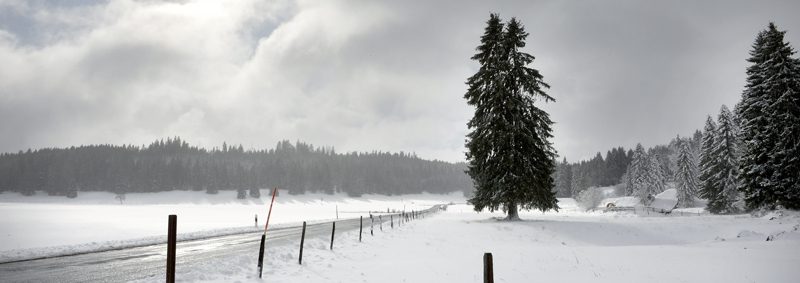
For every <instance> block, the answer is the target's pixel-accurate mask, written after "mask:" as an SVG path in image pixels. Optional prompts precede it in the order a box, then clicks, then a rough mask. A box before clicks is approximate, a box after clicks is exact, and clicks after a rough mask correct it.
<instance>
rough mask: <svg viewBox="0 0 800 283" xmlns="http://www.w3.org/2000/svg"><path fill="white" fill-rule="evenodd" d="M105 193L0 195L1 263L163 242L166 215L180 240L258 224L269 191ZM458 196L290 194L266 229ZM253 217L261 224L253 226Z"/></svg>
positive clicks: (413, 206) (458, 196)
mask: <svg viewBox="0 0 800 283" xmlns="http://www.w3.org/2000/svg"><path fill="white" fill-rule="evenodd" d="M115 196H116V195H115V194H112V193H108V192H81V193H80V194H79V196H78V198H75V199H68V198H65V197H55V196H47V195H46V194H44V193H39V194H37V195H35V196H22V195H20V194H18V193H9V192H6V193H0V262H7V261H13V260H22V259H30V258H38V257H46V256H54V255H64V254H74V253H83V252H91V251H100V250H108V249H115V248H121V247H131V246H142V245H148V244H155V243H163V242H166V233H167V216H168V215H169V214H176V215H178V237H179V239H198V238H207V237H211V236H219V235H228V234H235V233H242V232H247V231H258V230H260V229H263V227H264V226H263V225H264V221H265V220H266V218H267V210H268V206H269V201H270V197H271V195H270V190H267V189H263V190H261V198H259V199H256V198H249V197H248V198H247V199H245V200H238V199H236V192H235V191H220V192H219V194H217V195H209V194H206V193H205V192H194V191H171V192H160V193H129V194H126V196H125V201H124V202H123V203H122V204H120V202H119V201H118V200H117V199H116V198H115ZM450 201H456V202H464V201H465V200H464V197H463V194H462V193H460V192H459V193H453V194H449V195H437V194H416V195H404V196H382V195H364V196H362V197H359V198H350V197H347V196H346V195H344V194H336V195H327V194H305V195H290V194H288V193H286V192H285V191H281V192H279V194H278V197H276V199H275V205H274V207H273V211H272V217H271V219H270V226H273V227H279V226H283V225H292V224H296V223H300V222H302V221H315V220H327V219H335V218H336V211H337V208H338V212H339V217H340V218H350V217H358V216H360V215H368V214H369V211H382V212H385V211H386V209H387V208H388V209H390V210H398V211H400V210H403V209H405V210H406V211H411V210H421V209H425V208H429V207H431V206H432V205H434V204H439V203H448V202H450ZM256 214H258V220H259V223H258V224H259V226H258V227H256V226H255V219H254V218H255V215H256Z"/></svg>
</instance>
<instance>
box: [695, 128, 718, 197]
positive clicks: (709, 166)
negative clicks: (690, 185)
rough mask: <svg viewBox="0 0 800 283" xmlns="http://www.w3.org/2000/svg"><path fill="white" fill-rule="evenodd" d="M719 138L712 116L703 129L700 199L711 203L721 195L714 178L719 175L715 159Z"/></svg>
mask: <svg viewBox="0 0 800 283" xmlns="http://www.w3.org/2000/svg"><path fill="white" fill-rule="evenodd" d="M716 136H717V124H716V123H714V120H713V119H711V116H708V117H706V126H705V128H703V142H702V144H701V145H700V148H701V150H700V164H699V165H700V166H699V167H700V191H699V195H700V197H702V198H704V199H706V200H708V201H709V202H711V200H712V199H717V198H718V195H719V194H720V193H721V190H720V188H719V187H718V186H717V183H716V179H715V178H714V176H716V175H717V173H716V171H715V170H716V167H715V166H714V165H715V162H716V160H715V157H714V153H713V150H714V146H715V144H716V141H715V138H716ZM709 210H711V209H710V207H709Z"/></svg>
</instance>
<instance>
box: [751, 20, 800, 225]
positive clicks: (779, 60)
mask: <svg viewBox="0 0 800 283" xmlns="http://www.w3.org/2000/svg"><path fill="white" fill-rule="evenodd" d="M784 33H785V31H779V30H778V29H777V27H776V26H775V24H773V23H770V24H769V26H768V28H767V30H764V31H761V32H760V33H759V34H758V35H757V36H756V39H755V42H754V43H753V49H752V50H751V51H750V58H749V59H748V62H750V63H751V64H752V65H750V66H749V67H748V68H747V85H746V88H745V90H744V92H743V93H742V101H741V102H740V104H739V105H738V107H737V114H738V118H739V119H740V121H741V124H742V133H741V138H742V140H743V142H742V144H743V146H744V149H743V154H742V157H741V160H740V163H739V166H740V171H741V174H740V177H739V178H740V180H739V189H740V190H741V191H742V192H743V193H744V194H745V202H746V204H747V206H748V208H750V209H757V208H761V207H766V208H774V207H775V206H777V205H783V206H785V207H787V208H794V209H798V208H800V62H798V59H796V58H793V57H792V55H794V53H795V52H794V50H793V49H792V47H791V46H790V45H789V44H788V43H787V42H785V41H784V38H783V37H784Z"/></svg>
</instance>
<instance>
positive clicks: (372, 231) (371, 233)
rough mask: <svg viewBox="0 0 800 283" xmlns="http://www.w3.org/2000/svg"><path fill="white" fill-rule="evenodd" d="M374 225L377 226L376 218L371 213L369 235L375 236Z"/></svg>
mask: <svg viewBox="0 0 800 283" xmlns="http://www.w3.org/2000/svg"><path fill="white" fill-rule="evenodd" d="M373 227H375V219H374V218H372V215H370V216H369V235H370V236H375V232H374V231H375V229H373Z"/></svg>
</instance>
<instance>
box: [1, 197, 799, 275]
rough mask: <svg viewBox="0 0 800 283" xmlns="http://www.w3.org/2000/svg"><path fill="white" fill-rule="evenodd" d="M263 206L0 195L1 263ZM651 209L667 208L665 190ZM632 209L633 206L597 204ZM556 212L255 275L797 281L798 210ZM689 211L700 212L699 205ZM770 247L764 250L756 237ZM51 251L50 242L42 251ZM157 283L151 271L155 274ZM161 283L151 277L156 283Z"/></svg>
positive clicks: (396, 201) (415, 200)
mask: <svg viewBox="0 0 800 283" xmlns="http://www.w3.org/2000/svg"><path fill="white" fill-rule="evenodd" d="M262 194H264V196H263V197H262V198H261V199H248V200H236V199H235V198H234V196H235V195H234V192H221V193H220V195H206V194H204V193H202V192H168V193H158V194H128V195H127V196H126V200H125V203H124V204H120V203H119V202H118V201H117V200H115V199H114V195H113V194H109V193H82V194H81V196H80V197H79V198H77V199H65V198H63V197H47V196H35V197H23V196H20V195H17V194H8V193H6V194H0V227H1V229H2V230H0V231H2V233H0V236H2V237H0V261H3V259H5V260H9V259H21V258H30V257H35V256H41V255H52V254H59V253H72V252H76V251H92V250H98V249H100V250H102V249H107V248H112V247H115V246H126V245H136V244H147V243H152V242H163V241H164V236H163V235H164V234H165V231H166V220H167V219H166V215H168V214H173V213H174V214H178V230H179V236H180V237H182V238H198V237H206V236H210V235H219V234H226V233H236V232H242V231H255V230H257V229H261V228H260V227H259V228H256V227H254V225H253V216H254V214H256V213H258V215H259V220H260V223H259V224H260V225H263V219H264V216H265V214H266V209H267V207H266V206H267V202H266V201H267V196H266V195H267V192H266V190H264V191H262ZM658 199H659V201H660V202H664V203H666V204H667V205H668V203H672V202H671V201H670V193H669V192H666V193H665V194H662V195H659V196H658ZM463 201H464V197H463V196H462V195H461V194H451V195H429V194H423V195H410V196H409V195H407V196H394V197H386V196H364V197H362V198H355V199H353V198H347V197H346V196H343V195H335V196H330V195H302V196H291V195H288V194H281V195H280V196H279V197H278V198H277V200H276V205H275V208H274V210H273V217H274V218H273V219H272V220H271V224H272V223H275V225H276V226H279V225H289V224H291V223H297V222H299V221H304V220H305V221H308V220H324V219H332V218H335V217H336V209H337V207H338V211H339V214H340V215H339V216H340V217H341V218H346V217H358V216H359V215H366V213H367V211H370V210H371V211H386V209H387V208H388V209H390V210H402V209H403V208H404V207H405V209H406V210H407V211H408V210H412V209H414V210H420V209H423V208H428V207H430V206H431V205H433V204H441V203H450V202H456V203H463ZM608 202H616V203H618V204H625V203H630V204H632V205H636V202H637V200H636V199H634V198H611V199H607V200H605V201H604V202H603V204H605V203H608ZM559 206H561V208H562V209H561V210H560V211H559V212H557V213H556V212H548V213H541V212H536V211H523V212H521V217H522V218H523V219H524V221H520V222H505V221H498V220H497V219H498V218H502V217H503V214H502V213H500V212H495V213H488V212H483V213H476V212H474V211H473V210H472V207H470V206H467V205H464V204H457V205H451V206H449V208H448V210H447V211H445V212H442V213H439V214H437V215H435V216H433V217H428V218H425V219H421V220H418V221H413V222H411V223H408V224H407V225H403V226H399V227H397V226H396V227H395V228H394V229H390V228H387V227H384V228H385V229H384V231H379V230H378V231H376V232H375V236H370V235H369V233H365V235H364V241H363V242H362V243H359V242H358V240H357V239H358V234H357V233H358V232H355V231H351V232H346V233H345V234H344V235H341V236H337V240H336V249H334V250H333V251H331V250H329V249H328V244H329V242H328V239H327V238H309V239H306V244H305V251H304V259H303V265H302V266H300V265H298V264H297V253H298V250H297V249H298V247H297V246H295V245H289V246H268V249H267V252H266V255H267V256H266V264H267V265H266V269H265V273H264V276H265V280H266V281H271V282H480V281H481V280H482V256H483V253H484V252H492V253H493V256H494V266H495V271H494V273H495V279H496V280H497V281H496V282H540V281H543V282H615V283H616V282H796V279H797V278H800V269H798V268H797V266H800V253H798V251H800V231H798V230H800V213H798V212H795V211H778V212H772V213H770V214H768V215H766V216H761V217H755V216H751V215H732V216H717V215H708V214H703V215H697V214H692V216H685V217H681V216H680V215H676V214H675V213H673V214H672V215H671V216H663V215H661V214H653V215H651V216H650V217H642V216H641V215H638V216H637V215H636V214H632V213H629V212H613V213H604V212H602V210H596V211H593V212H584V211H583V209H579V208H578V207H577V205H576V203H575V201H574V200H572V199H559ZM686 210H687V211H695V212H700V211H701V210H702V209H701V208H690V209H686ZM768 238H769V239H770V240H769V241H767V239H768ZM52 246H57V247H52ZM203 265H204V266H201V267H200V268H192V269H182V268H181V267H180V266H178V268H177V272H178V273H177V278H178V280H179V281H190V282H191V281H214V282H236V281H239V282H261V281H260V280H259V279H258V278H257V275H256V268H255V267H256V256H255V254H243V255H240V256H234V257H228V258H213V259H211V260H209V261H208V262H204V263H203ZM154 278H159V279H161V277H160V276H157V277H154ZM157 281H161V280H157Z"/></svg>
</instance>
